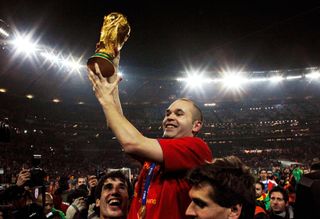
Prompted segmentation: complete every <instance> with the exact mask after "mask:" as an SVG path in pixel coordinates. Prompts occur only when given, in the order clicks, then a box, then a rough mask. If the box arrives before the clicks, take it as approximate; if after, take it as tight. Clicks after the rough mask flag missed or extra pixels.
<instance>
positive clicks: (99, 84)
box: [88, 63, 121, 106]
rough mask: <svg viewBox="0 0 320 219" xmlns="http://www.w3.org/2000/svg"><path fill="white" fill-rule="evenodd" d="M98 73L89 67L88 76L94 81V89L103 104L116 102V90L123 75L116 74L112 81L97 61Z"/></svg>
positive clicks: (96, 68)
mask: <svg viewBox="0 0 320 219" xmlns="http://www.w3.org/2000/svg"><path fill="white" fill-rule="evenodd" d="M95 70H96V74H95V73H94V72H92V71H91V70H90V69H89V68H88V77H89V79H90V81H91V83H92V86H93V91H94V92H95V95H96V97H97V99H98V100H99V102H100V104H101V105H102V106H108V105H109V104H114V97H113V95H114V92H115V91H116V90H117V87H118V84H119V82H120V81H121V77H119V76H118V75H116V79H115V81H114V82H112V83H110V82H109V81H108V79H107V78H105V77H103V76H102V74H101V71H100V68H99V66H98V64H97V63H95Z"/></svg>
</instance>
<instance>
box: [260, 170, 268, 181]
mask: <svg viewBox="0 0 320 219" xmlns="http://www.w3.org/2000/svg"><path fill="white" fill-rule="evenodd" d="M267 176H268V174H267V171H265V170H261V171H260V178H261V180H266V179H267Z"/></svg>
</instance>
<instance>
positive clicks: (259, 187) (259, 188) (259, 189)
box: [255, 181, 264, 198]
mask: <svg viewBox="0 0 320 219" xmlns="http://www.w3.org/2000/svg"><path fill="white" fill-rule="evenodd" d="M255 189H256V198H259V197H260V196H261V195H262V194H263V192H264V185H263V183H262V182H260V181H259V182H256V184H255Z"/></svg>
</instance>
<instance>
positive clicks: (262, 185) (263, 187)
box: [256, 180, 265, 190]
mask: <svg viewBox="0 0 320 219" xmlns="http://www.w3.org/2000/svg"><path fill="white" fill-rule="evenodd" d="M256 184H260V185H261V188H262V190H264V189H265V186H264V184H263V183H262V182H261V181H260V180H258V181H256Z"/></svg>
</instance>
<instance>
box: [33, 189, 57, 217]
mask: <svg viewBox="0 0 320 219" xmlns="http://www.w3.org/2000/svg"><path fill="white" fill-rule="evenodd" d="M44 196H45V202H44V206H42V205H43V203H42V194H39V196H38V197H37V200H36V203H37V205H39V206H42V207H43V213H44V214H45V215H47V214H48V213H50V212H51V211H52V208H53V197H52V195H51V194H50V193H48V192H46V193H45V195H44Z"/></svg>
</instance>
